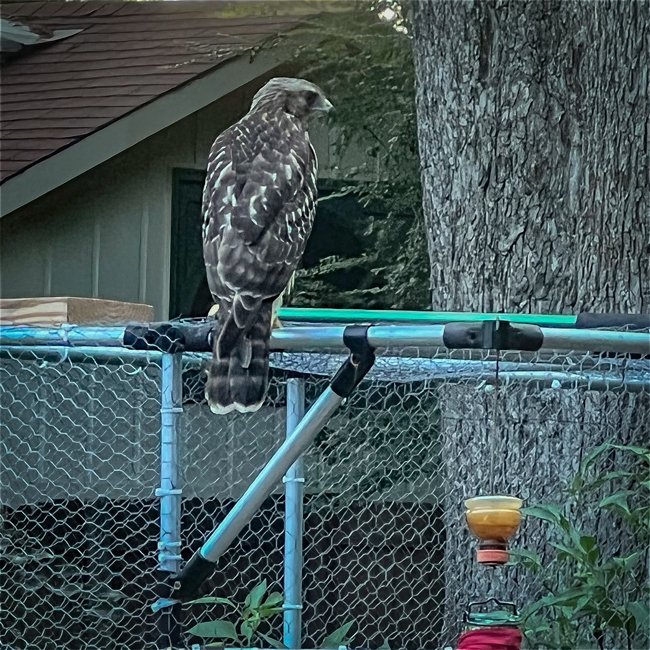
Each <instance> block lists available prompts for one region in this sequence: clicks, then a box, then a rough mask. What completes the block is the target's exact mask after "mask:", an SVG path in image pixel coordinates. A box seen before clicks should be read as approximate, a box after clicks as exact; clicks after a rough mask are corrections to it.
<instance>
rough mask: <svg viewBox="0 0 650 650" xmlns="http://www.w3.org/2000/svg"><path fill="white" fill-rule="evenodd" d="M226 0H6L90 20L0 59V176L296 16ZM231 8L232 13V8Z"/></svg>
mask: <svg viewBox="0 0 650 650" xmlns="http://www.w3.org/2000/svg"><path fill="white" fill-rule="evenodd" d="M232 5H233V3H232V2H228V1H222V0H211V1H210V2H201V1H200V0H199V1H197V0H192V1H177V2H168V1H165V0H157V1H153V2H99V1H97V0H87V1H79V0H72V1H67V2H65V1H59V0H54V1H49V2H12V1H8V2H3V3H2V7H1V15H2V17H3V18H6V19H10V20H12V21H15V22H18V23H21V24H23V25H27V26H29V27H32V28H34V29H45V30H54V29H57V30H58V29H82V31H81V32H79V33H77V34H74V35H73V36H70V37H68V38H65V39H64V40H60V41H55V42H52V43H48V44H43V45H40V46H33V47H28V48H25V49H23V50H22V51H21V52H20V53H19V54H18V55H17V56H15V57H12V58H9V59H8V60H6V61H4V62H3V64H2V96H1V100H0V102H1V103H0V107H1V116H0V129H1V131H2V148H1V151H0V182H4V181H5V180H7V179H9V178H11V177H12V176H14V175H16V174H18V173H20V172H22V171H24V170H25V169H26V168H28V167H30V166H32V165H34V164H36V163H38V162H39V161H41V160H43V159H44V158H47V157H49V156H51V155H53V154H55V153H56V152H57V151H60V150H61V149H63V148H65V147H67V146H70V145H71V144H74V143H75V142H77V141H78V140H80V139H82V138H84V137H86V136H88V135H90V134H91V133H93V132H95V131H97V130H99V129H101V128H103V127H105V126H107V125H108V124H110V123H111V122H114V121H115V120H118V119H120V118H122V117H124V116H125V115H127V114H128V113H130V112H132V111H134V110H137V109H138V108H139V107H141V106H143V105H145V104H147V103H148V102H150V101H152V100H154V99H156V98H157V97H159V96H161V95H163V94H165V93H167V92H170V91H172V90H174V89H176V88H178V87H179V86H181V85H183V84H186V83H188V82H190V81H192V80H193V79H195V78H196V77H197V76H199V75H201V74H205V73H206V72H208V71H210V70H212V69H213V68H215V67H216V66H218V65H220V64H222V63H223V62H224V61H226V60H228V59H230V58H232V57H234V56H237V55H240V54H241V53H242V52H243V51H245V49H246V48H248V47H250V46H251V45H255V44H258V43H260V42H261V41H262V40H264V39H266V38H268V37H269V36H270V35H272V34H275V33H278V32H282V31H286V30H288V29H290V28H291V27H292V26H295V24H296V23H297V22H298V20H299V18H298V17H297V16H296V15H293V16H280V17H278V16H245V17H242V16H241V15H234V14H233V12H231V11H228V9H229V7H232ZM231 15H232V17H228V16H231Z"/></svg>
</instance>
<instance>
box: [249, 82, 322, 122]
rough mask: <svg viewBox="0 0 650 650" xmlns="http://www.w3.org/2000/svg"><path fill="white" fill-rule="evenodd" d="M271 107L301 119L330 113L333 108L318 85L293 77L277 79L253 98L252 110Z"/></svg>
mask: <svg viewBox="0 0 650 650" xmlns="http://www.w3.org/2000/svg"><path fill="white" fill-rule="evenodd" d="M269 105H277V106H278V107H280V108H282V109H283V110H285V111H287V113H291V114H292V115H295V116H296V117H298V118H300V119H305V118H307V117H309V116H310V115H313V114H315V113H329V112H330V111H331V110H332V108H333V106H332V104H331V103H330V101H329V100H328V99H327V97H325V93H323V91H322V90H321V89H320V88H319V87H318V86H317V85H316V84H313V83H311V82H310V81H306V80H305V79H293V78H291V77H275V78H274V79H271V80H270V81H269V82H267V83H266V85H264V86H262V88H260V89H259V90H258V91H257V93H256V94H255V97H253V103H252V104H251V110H252V111H254V110H258V109H259V108H263V107H267V106H269Z"/></svg>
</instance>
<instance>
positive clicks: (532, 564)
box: [510, 548, 542, 573]
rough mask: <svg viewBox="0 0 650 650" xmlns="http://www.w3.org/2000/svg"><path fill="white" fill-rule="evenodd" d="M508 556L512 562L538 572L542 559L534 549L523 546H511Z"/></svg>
mask: <svg viewBox="0 0 650 650" xmlns="http://www.w3.org/2000/svg"><path fill="white" fill-rule="evenodd" d="M510 557H511V558H512V559H513V560H514V564H520V565H521V566H523V567H525V568H526V569H528V570H529V571H532V572H534V573H538V572H539V571H541V569H542V561H541V559H540V557H539V555H538V554H537V553H535V552H534V551H529V550H528V549H525V548H513V549H510Z"/></svg>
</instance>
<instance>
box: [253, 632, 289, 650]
mask: <svg viewBox="0 0 650 650" xmlns="http://www.w3.org/2000/svg"><path fill="white" fill-rule="evenodd" d="M257 634H258V636H260V637H262V639H264V640H265V641H266V642H267V643H268V644H269V646H270V647H271V648H276V650H287V646H286V645H284V643H282V642H281V641H278V640H277V639H274V638H273V637H270V636H268V635H267V634H264V632H258V633H257Z"/></svg>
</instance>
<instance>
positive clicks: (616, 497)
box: [598, 490, 635, 517]
mask: <svg viewBox="0 0 650 650" xmlns="http://www.w3.org/2000/svg"><path fill="white" fill-rule="evenodd" d="M634 494H635V493H634V492H633V491H632V490H624V491H623V492H615V493H614V494H610V495H609V496H608V497H605V498H604V499H603V500H602V501H601V502H600V503H599V504H598V505H599V507H600V508H609V509H610V510H618V511H619V512H623V513H624V514H625V515H627V516H628V517H630V516H632V512H631V511H630V506H629V504H628V502H627V499H628V497H630V496H633V495H634Z"/></svg>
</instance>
